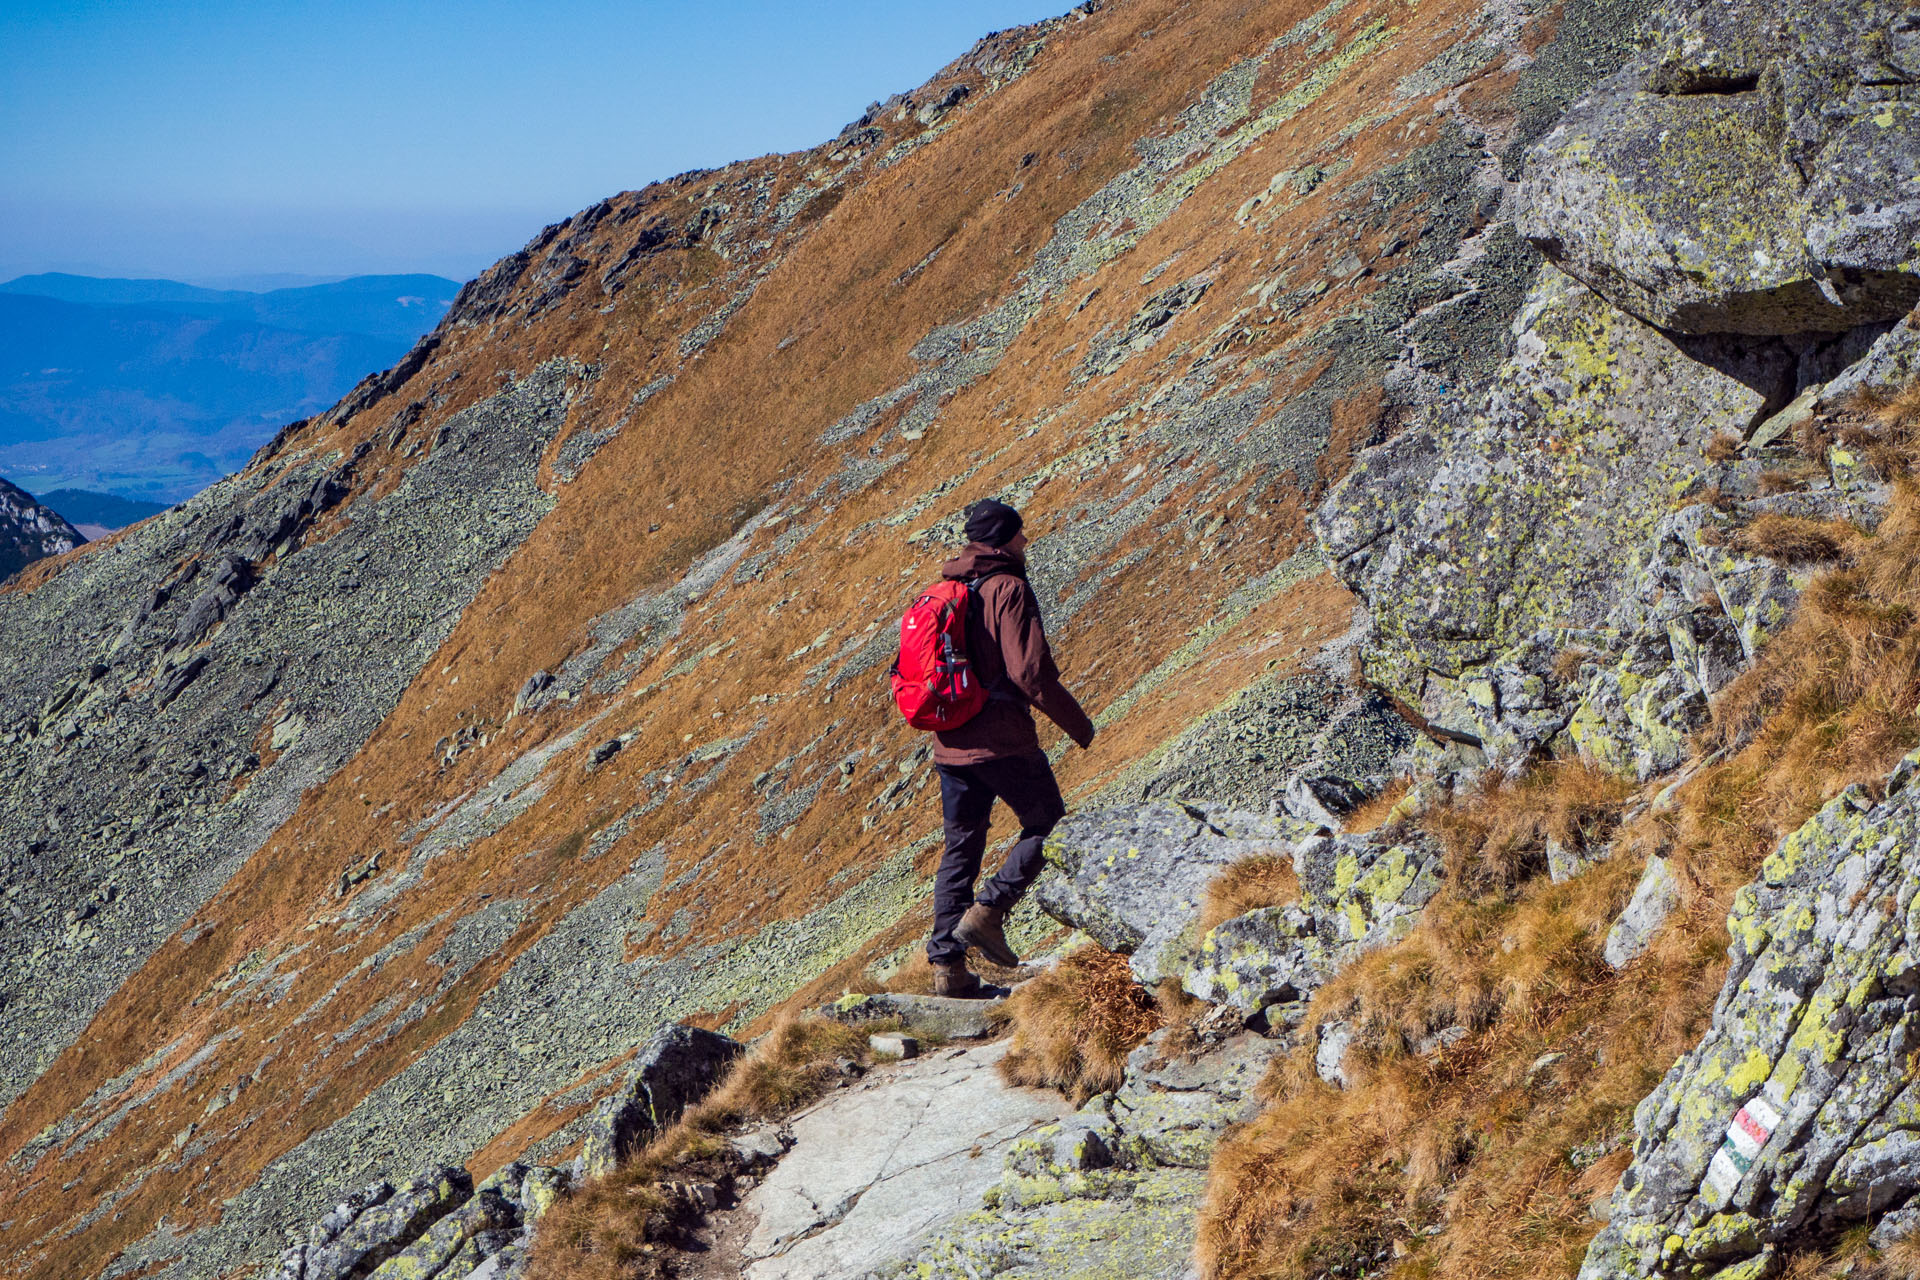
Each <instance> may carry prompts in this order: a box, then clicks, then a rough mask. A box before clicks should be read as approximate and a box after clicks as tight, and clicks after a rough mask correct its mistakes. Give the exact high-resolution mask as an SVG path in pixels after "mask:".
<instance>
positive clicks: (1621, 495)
mask: <svg viewBox="0 0 1920 1280" xmlns="http://www.w3.org/2000/svg"><path fill="white" fill-rule="evenodd" d="M1515 330H1516V334H1517V347H1516V350H1515V353H1514V356H1513V358H1512V359H1510V360H1509V361H1508V362H1507V364H1506V365H1505V366H1503V367H1502V369H1501V372H1500V376H1499V378H1498V379H1497V381H1496V383H1495V385H1494V386H1493V387H1492V388H1491V389H1490V390H1489V391H1488V392H1487V394H1486V395H1485V396H1484V397H1483V398H1481V399H1480V400H1479V401H1477V402H1476V403H1475V404H1474V405H1473V406H1472V407H1471V410H1470V411H1468V410H1466V409H1465V408H1464V407H1463V406H1455V407H1453V408H1451V409H1449V410H1448V411H1446V412H1443V413H1439V414H1434V415H1431V416H1430V417H1429V418H1428V420H1427V421H1426V422H1425V423H1424V424H1423V425H1421V426H1418V427H1416V428H1414V429H1413V430H1411V431H1408V432H1406V433H1404V434H1403V435H1401V436H1399V437H1397V438H1395V439H1394V440H1392V441H1390V442H1389V443H1387V444H1386V445H1384V446H1382V447H1380V448H1378V449H1375V450H1372V451H1369V452H1368V453H1366V454H1363V455H1362V456H1361V458H1360V460H1359V461H1358V462H1357V463H1356V465H1355V467H1354V470H1353V472H1352V473H1351V474H1350V475H1349V476H1348V478H1347V479H1346V480H1344V481H1343V482H1342V483H1341V484H1340V485H1339V486H1338V487H1336V488H1335V490H1334V491H1333V493H1332V494H1331V495H1330V496H1329V498H1328V499H1327V501H1326V503H1325V504H1324V505H1323V506H1322V507H1321V509H1320V511H1319V512H1318V513H1317V514H1316V517H1315V521H1314V527H1315V532H1316V533H1317V534H1318V535H1319V538H1320V541H1321V544H1322V546H1323V547H1324V548H1325V549H1326V551H1327V553H1328V558H1329V560H1330V561H1331V562H1332V563H1333V565H1334V567H1335V571H1336V572H1337V573H1338V574H1339V575H1340V576H1341V577H1342V578H1344V579H1345V580H1346V581H1347V582H1348V584H1349V585H1351V586H1352V587H1353V588H1354V590H1356V591H1357V592H1358V593H1360V594H1361V595H1362V596H1363V597H1364V598H1365V599H1366V601H1367V603H1368V606H1369V608H1370V609H1371V610H1372V613H1373V620H1374V635H1373V637H1372V638H1371V640H1370V641H1369V642H1368V645H1367V649H1366V655H1365V656H1366V662H1367V669H1368V674H1369V675H1370V676H1371V677H1372V678H1374V679H1375V680H1376V681H1379V682H1381V683H1382V684H1384V685H1385V686H1386V687H1388V688H1389V689H1390V690H1391V691H1393V692H1394V693H1396V694H1397V695H1399V697H1400V698H1401V700H1402V701H1404V702H1406V703H1408V704H1409V705H1411V706H1415V707H1418V708H1419V709H1420V711H1421V712H1422V714H1424V715H1425V716H1426V717H1427V719H1428V720H1429V721H1430V722H1432V723H1433V724H1434V725H1435V726H1437V727H1438V728H1440V729H1442V730H1445V731H1448V732H1450V733H1452V734H1454V735H1456V736H1459V737H1464V738H1466V739H1468V740H1470V741H1473V742H1476V743H1478V744H1480V745H1481V746H1482V747H1483V748H1484V749H1485V751H1486V752H1487V754H1488V756H1489V757H1490V758H1492V759H1493V760H1494V761H1495V762H1497V763H1511V762H1513V761H1516V760H1519V759H1523V758H1525V757H1526V756H1527V755H1528V754H1529V753H1531V752H1532V751H1534V750H1535V749H1537V748H1538V747H1539V746H1541V745H1542V744H1544V743H1546V742H1547V741H1549V740H1550V739H1551V738H1553V737H1554V735H1555V734H1557V733H1559V732H1560V731H1561V729H1563V728H1564V727H1565V726H1566V724H1567V722H1568V720H1569V719H1570V717H1571V699H1570V698H1569V697H1568V696H1567V691H1566V690H1565V689H1564V688H1563V687H1562V679H1561V677H1560V676H1559V675H1557V674H1556V664H1555V659H1556V657H1557V656H1558V655H1560V654H1561V652H1562V651H1563V650H1566V649H1568V648H1572V647H1577V646H1578V645H1579V644H1580V643H1581V642H1582V641H1583V640H1588V639H1595V638H1597V639H1598V642H1599V643H1601V644H1603V645H1607V638H1606V637H1605V636H1604V635H1603V634H1599V633H1602V632H1603V630H1604V628H1605V627H1606V625H1607V622H1608V618H1609V615H1610V614H1611V613H1612V612H1613V611H1614V609H1615V608H1616V607H1618V606H1619V605H1620V603H1621V602H1622V601H1623V600H1624V599H1626V598H1628V597H1629V595H1630V593H1631V591H1632V588H1633V586H1634V584H1635V580H1636V577H1637V576H1638V574H1639V573H1640V572H1641V570H1643V569H1644V568H1646V567H1647V566H1648V564H1649V563H1650V561H1651V559H1652V555H1653V552H1654V549H1655V547H1656V546H1657V545H1658V526H1659V524H1660V521H1661V519H1662V518H1663V517H1664V516H1665V515H1667V513H1668V512H1669V511H1670V510H1671V509H1672V507H1673V506H1674V504H1675V502H1676V501H1677V500H1678V499H1679V498H1680V497H1681V495H1683V494H1685V493H1687V492H1688V491H1689V490H1691V489H1693V488H1695V487H1696V486H1697V485H1698V483H1699V482H1700V480H1701V478H1702V476H1703V475H1704V474H1705V473H1706V472H1707V471H1708V470H1709V469H1710V466H1711V463H1710V462H1709V460H1708V458H1707V457H1706V453H1705V450H1706V448H1707V446H1708V444H1709V443H1710V441H1711V440H1712V437H1713V434H1714V432H1715V431H1716V430H1720V429H1732V430H1735V431H1744V429H1745V428H1746V427H1748V426H1750V425H1751V424H1752V423H1753V422H1754V420H1755V419H1756V418H1757V417H1758V416H1759V415H1760V413H1761V411H1762V410H1763V409H1764V408H1765V407H1766V404H1767V397H1766V395H1765V394H1764V393H1763V392H1761V391H1759V390H1756V389H1755V388H1756V387H1759V386H1765V385H1767V384H1768V383H1769V382H1770V381H1772V380H1775V379H1777V378H1778V377H1779V376H1780V375H1781V374H1782V373H1783V372H1786V370H1785V369H1784V366H1783V365H1781V360H1782V358H1783V354H1784V353H1781V354H1779V355H1776V354H1772V353H1769V352H1767V351H1766V350H1764V349H1755V350H1744V349H1742V348H1741V347H1740V346H1738V345H1736V344H1732V343H1724V342H1719V341H1718V340H1695V341H1694V342H1693V343H1692V344H1691V345H1690V346H1689V348H1688V349H1687V350H1684V351H1683V350H1682V349H1681V348H1680V347H1679V346H1677V345H1675V343H1674V341H1673V340H1672V339H1670V338H1668V337H1667V336H1666V335H1664V334H1662V333H1660V332H1659V331H1658V330H1656V329H1653V328H1651V327H1649V326H1647V325H1645V324H1642V323H1641V322H1639V321H1638V320H1635V319H1633V318H1632V317H1631V316H1628V315H1626V314H1625V313H1624V312H1622V311H1620V310H1619V309H1617V308H1615V307H1613V306H1612V305H1610V304H1609V303H1607V302H1606V301H1605V300H1604V299H1602V298H1600V297H1599V296H1598V295H1596V294H1594V293H1593V292H1591V291H1590V290H1588V289H1586V288H1584V287H1583V286H1581V285H1579V284H1578V283H1576V282H1574V281H1572V280H1571V279H1569V278H1568V277H1567V276H1565V275H1564V274H1562V273H1560V272H1558V271H1556V270H1554V269H1552V268H1550V267H1549V268H1545V269H1543V271H1542V274H1541V277H1540V279H1539V282H1538V283H1537V285H1536V286H1535V288H1534V290H1533V292H1532V294H1531V295H1530V297H1529V298H1528V301H1527V304H1526V306H1525V308H1524V309H1523V311H1522V314H1521V316H1520V318H1519V320H1518V321H1516V325H1515ZM1745 346H1746V347H1753V346H1754V344H1745ZM1777 365H1779V366H1781V367H1774V366H1777ZM1608 647H1610V648H1611V647H1617V641H1616V642H1614V644H1612V645H1608Z"/></svg>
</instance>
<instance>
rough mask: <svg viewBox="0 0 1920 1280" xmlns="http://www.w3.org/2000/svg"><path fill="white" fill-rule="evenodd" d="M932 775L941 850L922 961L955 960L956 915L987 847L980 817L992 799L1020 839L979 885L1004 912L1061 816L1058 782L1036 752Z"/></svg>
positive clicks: (958, 953) (959, 948)
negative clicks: (936, 784)
mask: <svg viewBox="0 0 1920 1280" xmlns="http://www.w3.org/2000/svg"><path fill="white" fill-rule="evenodd" d="M934 768H935V770H936V771H937V772H938V773H939V775H940V818H941V823H942V825H943V826H944V827H945V828H946V837H947V848H946V852H945V853H944V854H943V855H942V856H941V858H940V870H939V872H938V873H937V874H936V875H935V876H934V881H933V939H932V941H930V942H928V943H927V959H929V960H931V961H932V962H933V963H935V964H958V963H960V962H961V961H962V960H964V959H966V955H967V948H966V944H964V943H962V942H961V941H960V940H959V939H958V938H956V937H954V936H953V930H954V927H955V926H956V925H958V924H959V923H960V917H961V916H963V915H965V914H966V911H967V908H968V907H970V906H972V905H973V904H974V902H975V896H974V892H973V882H974V880H975V879H976V878H977V877H978V876H979V874H980V859H981V858H982V857H983V856H985V854H986V851H987V815H988V814H989V813H990V812H991V811H992V809H993V802H994V800H995V799H999V800H1001V801H1004V802H1005V803H1006V806H1007V808H1009V809H1011V810H1013V816H1014V817H1016V818H1018V819H1019V820H1020V839H1019V841H1018V842H1017V843H1015V844H1014V846H1013V849H1012V850H1011V851H1010V852H1009V853H1008V854H1007V860H1006V862H1004V863H1003V864H1001V867H1000V870H999V871H997V872H996V873H994V876H993V878H992V879H991V880H988V881H987V883H986V884H985V885H984V886H983V887H982V888H981V890H980V894H979V897H978V901H980V902H982V903H984V904H986V905H987V906H989V907H995V908H998V909H1000V910H1002V911H1011V910H1012V909H1013V907H1014V904H1015V903H1017V902H1019V901H1020V899H1021V897H1022V896H1023V895H1024V894H1025V893H1026V891H1027V888H1028V886H1030V885H1032V884H1033V882H1034V881H1035V880H1036V879H1038V878H1039V876H1040V871H1041V869H1042V868H1043V867H1044V866H1045V865H1046V858H1045V855H1043V854H1042V852H1041V845H1042V844H1043V843H1044V842H1045V841H1046V838H1047V833H1048V832H1049V831H1052V830H1053V828H1054V826H1055V825H1056V824H1057V823H1058V822H1059V821H1060V819H1061V818H1063V817H1065V816H1066V813H1067V805H1066V802H1065V801H1064V800H1062V799H1061V798H1060V784H1059V783H1058V782H1056V781H1054V778H1053V766H1052V765H1051V764H1049V763H1047V757H1046V754H1045V753H1044V752H1040V751H1036V752H1034V753H1033V754H1031V755H1025V756H1009V757H1007V758H1006V759H1003V760H988V761H986V762H984V763H982V764H942V765H935V766H934Z"/></svg>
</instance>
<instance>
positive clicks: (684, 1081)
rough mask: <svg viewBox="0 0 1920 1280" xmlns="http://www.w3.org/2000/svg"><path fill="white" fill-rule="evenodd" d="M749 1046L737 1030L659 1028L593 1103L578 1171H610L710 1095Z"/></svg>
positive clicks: (576, 1173) (588, 1174) (576, 1164)
mask: <svg viewBox="0 0 1920 1280" xmlns="http://www.w3.org/2000/svg"><path fill="white" fill-rule="evenodd" d="M745 1048H746V1046H744V1045H742V1044H741V1043H740V1042H739V1041H738V1040H735V1039H734V1038H733V1037H732V1036H725V1035H721V1034H720V1033H719V1032H717V1031H708V1030H705V1029H704V1028H701V1027H688V1026H682V1025H680V1024H677V1023H676V1024H674V1025H671V1026H665V1027H662V1028H660V1030H658V1031H656V1032H655V1033H654V1035H653V1038H652V1039H651V1040H649V1041H647V1043H646V1044H645V1045H644V1046H642V1047H641V1049H640V1053H639V1055H638V1056H637V1057H636V1058H635V1059H634V1061H633V1065H632V1066H631V1067H629V1068H628V1070H627V1072H626V1075H625V1077H624V1078H623V1079H622V1080H621V1082H620V1085H619V1087H618V1088H616V1089H615V1090H614V1091H613V1092H612V1093H610V1094H608V1095H607V1096H606V1097H605V1098H603V1099H601V1101H600V1102H599V1104H598V1105H597V1106H596V1107H595V1108H594V1112H593V1116H592V1118H591V1119H590V1120H588V1122H587V1126H586V1132H585V1135H584V1136H583V1138H582V1140H581V1146H580V1154H579V1156H578V1157H576V1158H575V1160H574V1169H573V1171H574V1176H575V1177H589V1178H590V1177H596V1176H598V1175H600V1174H604V1173H609V1172H611V1171H612V1170H613V1168H614V1166H615V1165H617V1164H618V1163H619V1162H620V1160H621V1159H622V1158H623V1157H625V1156H626V1155H628V1154H629V1153H631V1152H633V1151H636V1150H638V1149H639V1148H640V1147H643V1146H645V1145H646V1144H647V1142H648V1140H649V1139H651V1138H653V1137H655V1136H657V1135H658V1134H659V1133H661V1132H662V1131H663V1130H665V1129H667V1128H668V1127H669V1126H671V1125H672V1124H673V1122H674V1121H676V1120H678V1119H679V1118H680V1116H681V1114H682V1113H684V1112H685V1111H686V1109H687V1108H688V1107H690V1106H692V1105H693V1104H694V1103H696V1102H698V1101H699V1100H700V1099H701V1098H703V1097H705V1096H706V1094H707V1093H708V1091H709V1090H711V1089H712V1088H713V1086H714V1085H716V1084H718V1083H719V1082H720V1080H721V1078H722V1077H723V1076H725V1075H726V1073H727V1069H728V1068H729V1067H730V1066H732V1065H733V1060H734V1059H735V1058H737V1057H739V1056H740V1054H741V1053H742V1052H744V1051H745Z"/></svg>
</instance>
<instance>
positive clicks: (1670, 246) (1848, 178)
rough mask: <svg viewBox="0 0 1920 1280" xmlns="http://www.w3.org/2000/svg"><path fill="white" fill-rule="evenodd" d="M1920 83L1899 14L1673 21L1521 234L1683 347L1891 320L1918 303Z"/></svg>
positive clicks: (1845, 9)
mask: <svg viewBox="0 0 1920 1280" xmlns="http://www.w3.org/2000/svg"><path fill="white" fill-rule="evenodd" d="M1916 81H1920V17H1917V16H1916V15H1915V14H1914V13H1913V11H1912V9H1911V8H1910V7H1909V6H1907V5H1905V4H1902V3H1899V2H1898V0H1823V2H1820V0H1810V2H1809V3H1804V4H1794V5H1780V4H1772V3H1767V2H1766V0H1733V2H1731V3H1727V2H1719V3H1713V4H1692V5H1675V6H1670V7H1669V8H1668V9H1667V10H1666V18H1665V21H1664V22H1662V23H1661V24H1660V25H1659V27H1658V28H1657V29H1656V31H1655V33H1654V38H1653V41H1652V46H1651V48H1649V50H1648V51H1647V52H1646V53H1645V54H1644V55H1643V56H1642V57H1640V58H1639V59H1638V60H1636V61H1635V62H1634V63H1632V64H1630V65H1629V66H1628V67H1626V68H1624V69H1623V70H1621V71H1620V72H1618V73H1616V74H1615V75H1614V76H1613V77H1611V78H1610V79H1608V80H1607V81H1605V82H1603V83H1602V85H1601V86H1600V87H1599V88H1598V89H1596V90H1595V91H1594V93H1593V94H1591V95H1590V96H1589V97H1588V98H1587V99H1586V100H1584V101H1583V102H1581V103H1580V104H1579V105H1577V106H1576V107H1575V108H1574V109H1573V110H1572V111H1571V112H1569V113H1568V115H1567V116H1566V117H1565V118H1564V119H1563V120H1562V121H1561V122H1560V124H1559V125H1558V126H1557V127H1556V128H1554V129H1553V131H1552V132H1550V133H1549V134H1548V135H1547V136H1546V137H1545V138H1544V139H1542V140H1541V142H1540V143H1539V144H1538V145H1537V146H1536V147H1535V149H1534V151H1533V152H1532V154H1531V156H1530V158H1529V162H1528V165H1527V167H1526V172H1525V175H1524V178H1523V181H1522V184H1521V197H1522V203H1523V209H1524V211H1523V213H1522V215H1521V218H1520V230H1521V233H1522V234H1523V235H1525V236H1526V237H1527V238H1528V239H1530V240H1532V241H1533V242H1534V244H1536V245H1537V246H1539V247H1540V248H1541V249H1542V251H1543V252H1545V253H1546V254H1547V255H1548V257H1550V258H1552V259H1554V260H1555V261H1557V262H1559V263H1561V264H1562V265H1563V266H1565V267H1566V269H1567V270H1568V271H1570V272H1572V273H1573V274H1574V275H1575V276H1578V277H1579V278H1580V279H1582V280H1584V281H1585V282H1586V283H1587V284H1589V285H1591V286H1592V287H1593V288H1595V289H1597V290H1599V291H1600V292H1601V293H1602V294H1605V295H1606V296H1607V297H1608V298H1610V299H1612V300H1613V301H1614V302H1616V303H1618V304H1619V305H1620V306H1622V307H1624V308H1626V309H1627V310H1629V311H1631V312H1633V313H1634V314H1636V315H1639V316H1641V317H1643V318H1645V319H1646V320H1648V321H1650V322H1651V323H1653V324H1657V325H1660V326H1661V327H1663V328H1666V329H1671V330H1674V331H1677V332H1681V333H1747V334H1790V333H1801V332H1807V331H1827V332H1837V331H1840V330H1845V329H1850V328H1853V327H1854V326H1856V325H1861V324H1869V323H1874V322H1884V321H1890V320H1896V319H1898V318H1900V317H1901V316H1902V315H1904V314H1905V313H1906V312H1907V311H1908V310H1910V309H1911V308H1912V307H1913V306H1914V304H1915V303H1916V302H1920V275H1915V274H1914V272H1913V268H1914V267H1915V265H1916V264H1917V263H1920V244H1917V240H1920V191H1917V190H1916V187H1915V183H1914V179H1915V176H1916V174H1917V173H1920V128H1916V125H1920V115H1916V112H1920V105H1916V104H1915V103H1913V102H1912V101H1908V100H1906V93H1910V92H1911V90H1910V89H1909V88H1907V86H1911V85H1912V84H1914V83H1916ZM1903 89H1904V90H1905V93H1903Z"/></svg>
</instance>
